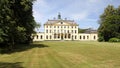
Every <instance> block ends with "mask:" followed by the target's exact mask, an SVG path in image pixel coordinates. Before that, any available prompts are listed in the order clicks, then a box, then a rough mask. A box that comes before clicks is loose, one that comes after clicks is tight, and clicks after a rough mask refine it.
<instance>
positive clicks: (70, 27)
mask: <svg viewBox="0 0 120 68" xmlns="http://www.w3.org/2000/svg"><path fill="white" fill-rule="evenodd" d="M53 27H54V28H77V26H53ZM45 28H52V26H46V27H45Z"/></svg>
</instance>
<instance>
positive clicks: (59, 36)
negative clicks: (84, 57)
mask: <svg viewBox="0 0 120 68" xmlns="http://www.w3.org/2000/svg"><path fill="white" fill-rule="evenodd" d="M97 39H98V35H97V33H78V24H77V23H75V22H74V21H73V20H62V19H61V16H60V15H58V19H57V20H48V21H47V22H46V23H45V24H44V33H37V34H36V35H34V37H33V41H44V40H81V41H90V40H93V41H97Z"/></svg>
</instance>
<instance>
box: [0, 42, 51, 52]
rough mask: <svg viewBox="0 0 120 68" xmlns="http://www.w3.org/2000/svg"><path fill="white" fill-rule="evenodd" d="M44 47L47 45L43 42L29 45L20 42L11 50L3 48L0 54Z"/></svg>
mask: <svg viewBox="0 0 120 68" xmlns="http://www.w3.org/2000/svg"><path fill="white" fill-rule="evenodd" d="M45 47H49V46H47V45H44V44H30V45H25V44H21V45H17V46H15V48H14V49H13V50H5V51H3V52H2V53H1V54H11V53H15V52H22V51H27V50H30V49H32V48H45Z"/></svg>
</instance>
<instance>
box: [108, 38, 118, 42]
mask: <svg viewBox="0 0 120 68" xmlns="http://www.w3.org/2000/svg"><path fill="white" fill-rule="evenodd" d="M109 42H120V39H119V38H110V39H109Z"/></svg>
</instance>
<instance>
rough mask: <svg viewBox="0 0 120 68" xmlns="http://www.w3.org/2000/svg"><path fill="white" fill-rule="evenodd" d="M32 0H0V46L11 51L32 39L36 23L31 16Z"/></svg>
mask: <svg viewBox="0 0 120 68" xmlns="http://www.w3.org/2000/svg"><path fill="white" fill-rule="evenodd" d="M33 1H34V0H0V9H1V10H0V44H5V45H8V46H7V47H8V48H10V49H12V48H13V47H14V45H15V44H21V43H27V44H29V43H30V42H31V41H32V39H31V35H32V33H33V32H34V28H35V26H36V22H35V21H34V17H33V14H32V5H33Z"/></svg>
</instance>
